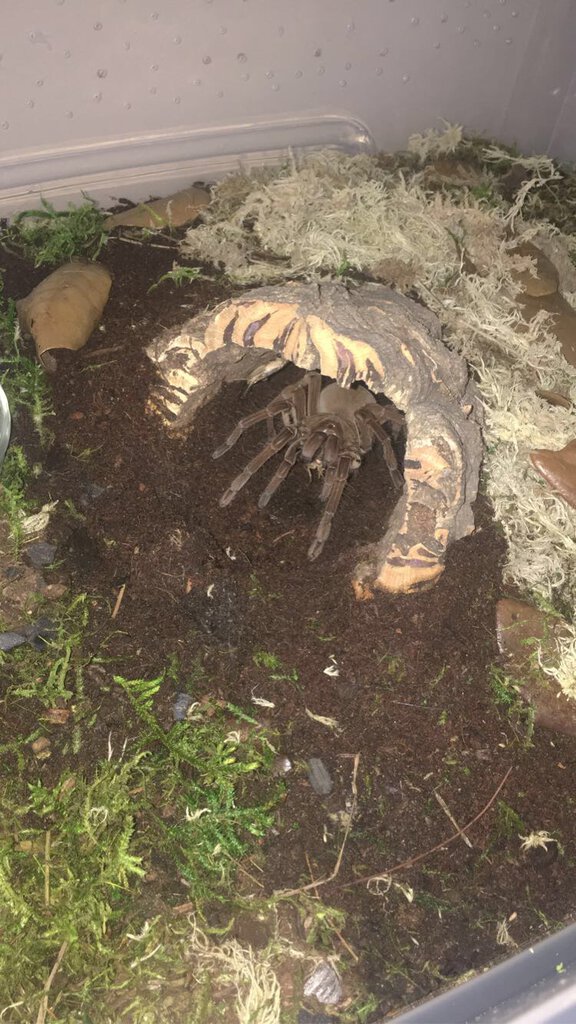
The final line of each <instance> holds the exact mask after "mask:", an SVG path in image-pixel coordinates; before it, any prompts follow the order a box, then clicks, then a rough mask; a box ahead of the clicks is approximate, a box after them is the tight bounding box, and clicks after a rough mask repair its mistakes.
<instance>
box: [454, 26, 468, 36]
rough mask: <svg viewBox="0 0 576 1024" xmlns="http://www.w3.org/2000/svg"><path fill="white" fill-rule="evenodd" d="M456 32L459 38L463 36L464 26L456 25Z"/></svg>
mask: <svg viewBox="0 0 576 1024" xmlns="http://www.w3.org/2000/svg"><path fill="white" fill-rule="evenodd" d="M456 31H457V33H458V35H459V36H462V35H464V33H465V31H466V26H465V25H458V26H457V28H456Z"/></svg>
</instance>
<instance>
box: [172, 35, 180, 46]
mask: <svg viewBox="0 0 576 1024" xmlns="http://www.w3.org/2000/svg"><path fill="white" fill-rule="evenodd" d="M172 42H173V43H174V45H175V46H180V43H181V42H182V36H174V39H173V40H172Z"/></svg>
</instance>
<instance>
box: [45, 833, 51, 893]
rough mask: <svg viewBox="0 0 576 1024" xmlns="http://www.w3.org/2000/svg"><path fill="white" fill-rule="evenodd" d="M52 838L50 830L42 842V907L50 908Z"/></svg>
mask: <svg viewBox="0 0 576 1024" xmlns="http://www.w3.org/2000/svg"><path fill="white" fill-rule="evenodd" d="M51 840H52V836H51V833H50V829H48V831H47V833H46V838H45V840H44V906H45V907H49V906H50V843H51Z"/></svg>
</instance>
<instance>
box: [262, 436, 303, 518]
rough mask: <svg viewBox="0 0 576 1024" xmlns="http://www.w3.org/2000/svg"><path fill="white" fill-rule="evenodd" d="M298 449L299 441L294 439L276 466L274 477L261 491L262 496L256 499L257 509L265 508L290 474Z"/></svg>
mask: <svg viewBox="0 0 576 1024" xmlns="http://www.w3.org/2000/svg"><path fill="white" fill-rule="evenodd" d="M299 448H300V440H299V439H296V441H293V442H292V444H291V445H289V446H288V448H287V449H286V451H285V452H284V458H283V460H282V462H281V463H280V465H279V466H278V469H277V470H276V472H275V473H274V476H273V477H272V479H271V480H270V481H269V483H268V484H267V486H266V487H265V488H264V490H263V491H262V494H261V495H260V497H259V498H258V508H265V507H266V505H267V504H268V502H269V501H270V498H271V497H272V495H273V494H275V493H276V491H277V490H278V488H279V487H280V484H281V483H282V481H283V480H285V479H286V477H287V476H288V473H289V472H290V470H291V469H292V467H293V465H294V463H295V462H296V459H297V457H298V449H299Z"/></svg>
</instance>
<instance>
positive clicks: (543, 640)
mask: <svg viewBox="0 0 576 1024" xmlns="http://www.w3.org/2000/svg"><path fill="white" fill-rule="evenodd" d="M567 633H568V628H567V625H566V623H565V622H564V620H563V619H561V618H559V617H557V616H553V615H550V614H547V613H546V612H543V611H540V609H539V608H536V607H535V606H534V605H531V604H528V603H527V602H525V601H517V600H515V599H514V598H503V599H502V600H500V601H498V604H497V605H496V636H497V639H498V646H499V648H500V652H501V653H502V654H503V655H504V656H505V657H506V659H507V663H508V668H509V669H510V673H511V675H512V677H513V678H514V680H515V681H516V682H517V683H518V684H519V686H520V695H521V696H522V698H523V700H525V701H526V702H527V703H528V704H530V705H531V706H532V707H533V709H534V720H535V723H536V725H541V726H543V727H544V728H546V729H553V730H554V731H555V732H561V733H567V734H568V735H570V736H574V735H576V701H574V700H571V699H570V698H568V697H566V695H565V694H564V693H562V692H561V691H560V688H559V686H558V683H556V682H555V680H554V679H553V678H552V677H551V676H547V675H546V673H545V672H544V671H543V670H542V669H541V668H540V666H539V664H538V662H537V650H538V646H541V647H542V649H543V651H544V653H545V654H547V655H549V656H551V657H552V658H553V657H554V654H555V649H556V641H557V639H559V638H560V637H562V636H566V635H567ZM559 691H560V692H559Z"/></svg>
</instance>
